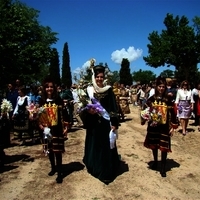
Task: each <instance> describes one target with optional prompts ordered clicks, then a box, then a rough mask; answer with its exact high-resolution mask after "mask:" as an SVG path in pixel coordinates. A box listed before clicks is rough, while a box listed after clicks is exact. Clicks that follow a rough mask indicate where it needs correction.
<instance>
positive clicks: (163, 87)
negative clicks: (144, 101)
mask: <svg viewBox="0 0 200 200" xmlns="http://www.w3.org/2000/svg"><path fill="white" fill-rule="evenodd" d="M165 87H166V86H165V85H164V84H160V85H158V86H157V90H158V93H159V94H160V95H162V94H163V93H164V91H165Z"/></svg>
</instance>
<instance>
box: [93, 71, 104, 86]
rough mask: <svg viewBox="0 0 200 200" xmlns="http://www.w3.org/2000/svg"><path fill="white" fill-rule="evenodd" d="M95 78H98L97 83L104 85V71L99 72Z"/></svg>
mask: <svg viewBox="0 0 200 200" xmlns="http://www.w3.org/2000/svg"><path fill="white" fill-rule="evenodd" d="M95 80H96V84H97V85H98V86H99V87H103V81H104V74H103V73H99V74H97V75H96V77H95Z"/></svg>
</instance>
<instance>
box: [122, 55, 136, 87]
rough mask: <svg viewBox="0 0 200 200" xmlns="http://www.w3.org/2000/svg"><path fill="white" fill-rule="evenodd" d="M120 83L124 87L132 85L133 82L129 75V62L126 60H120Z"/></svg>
mask: <svg viewBox="0 0 200 200" xmlns="http://www.w3.org/2000/svg"><path fill="white" fill-rule="evenodd" d="M119 76H120V83H121V84H124V85H132V84H133V80H132V76H131V73H130V62H129V60H128V59H127V58H123V59H122V63H121V69H120V71H119Z"/></svg>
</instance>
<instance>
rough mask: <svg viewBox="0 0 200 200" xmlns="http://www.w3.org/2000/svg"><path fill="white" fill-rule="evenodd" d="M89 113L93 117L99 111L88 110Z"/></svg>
mask: <svg viewBox="0 0 200 200" xmlns="http://www.w3.org/2000/svg"><path fill="white" fill-rule="evenodd" d="M88 112H89V113H90V114H92V115H94V114H96V113H97V110H96V109H95V108H90V109H88Z"/></svg>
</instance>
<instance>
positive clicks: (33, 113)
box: [26, 103, 38, 120]
mask: <svg viewBox="0 0 200 200" xmlns="http://www.w3.org/2000/svg"><path fill="white" fill-rule="evenodd" d="M26 109H27V111H28V112H29V119H30V120H36V119H37V117H38V115H37V113H38V108H37V106H36V105H35V104H34V103H31V104H30V105H29V106H26Z"/></svg>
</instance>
